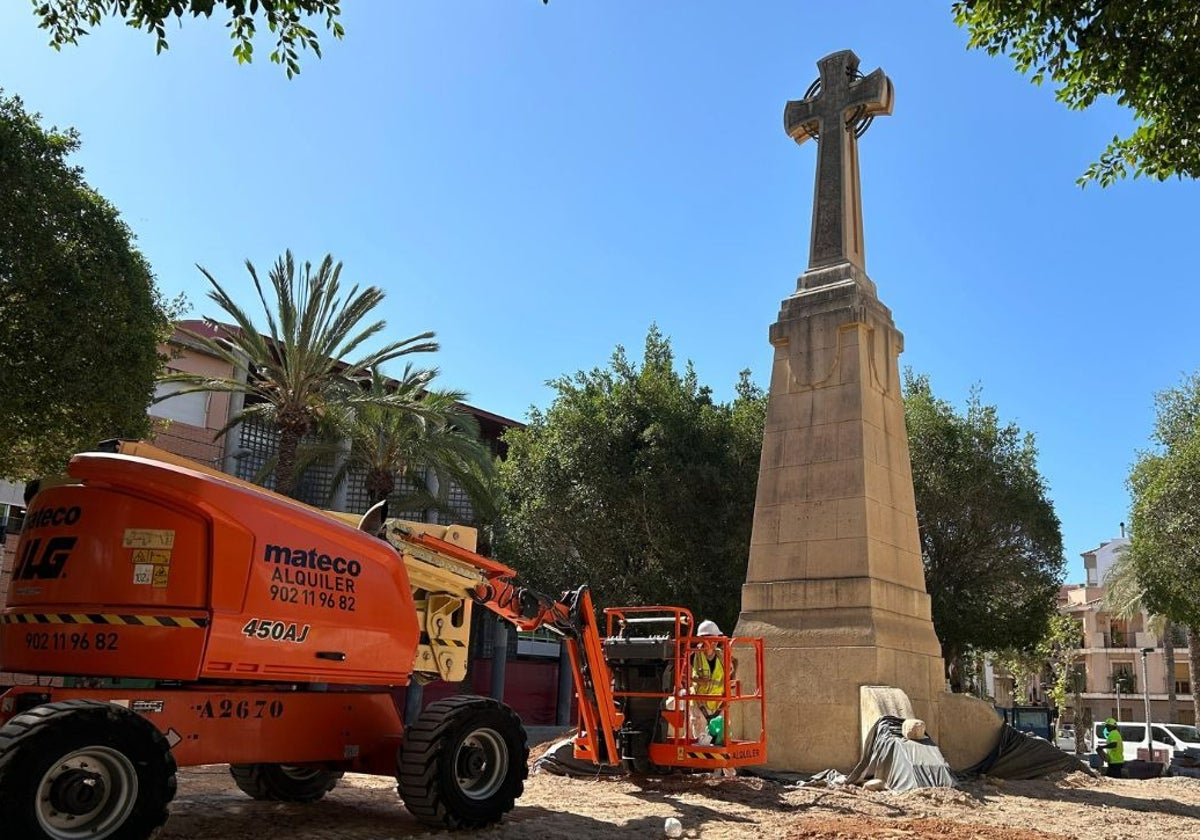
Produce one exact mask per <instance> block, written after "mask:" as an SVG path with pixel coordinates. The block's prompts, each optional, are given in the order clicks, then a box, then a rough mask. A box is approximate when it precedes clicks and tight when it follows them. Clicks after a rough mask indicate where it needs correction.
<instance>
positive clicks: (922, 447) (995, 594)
mask: <svg viewBox="0 0 1200 840" xmlns="http://www.w3.org/2000/svg"><path fill="white" fill-rule="evenodd" d="M904 413H905V420H906V422H907V425H908V437H909V447H910V450H911V456H912V468H913V490H914V492H915V495H916V503H917V521H918V524H919V526H920V532H921V554H922V559H923V560H924V563H925V585H926V589H927V590H928V591H929V596H930V599H931V600H932V607H933V624H934V628H935V629H936V630H937V635H938V639H939V640H940V641H941V643H942V655H943V657H944V658H945V659H946V662H947V667H948V668H949V669H950V673H949V676H950V679H951V682H952V683H954V684H955V688H956V689H958V687H959V685H960V682H959V681H960V679H961V673H960V668H959V667H958V666H959V661H960V659H961V657H962V655H963V653H964V652H965V651H966V650H967V649H968V648H978V649H982V650H990V651H1000V650H1005V649H1013V650H1018V651H1021V650H1023V651H1030V650H1032V649H1033V647H1034V646H1035V645H1036V644H1037V643H1038V642H1039V641H1040V640H1041V639H1042V638H1043V637H1045V635H1046V631H1047V628H1048V625H1049V621H1050V618H1051V616H1052V615H1054V614H1055V594H1056V593H1057V590H1058V586H1059V584H1060V582H1061V580H1062V576H1063V572H1064V569H1065V561H1064V558H1063V546H1062V532H1061V529H1060V526H1059V521H1058V517H1057V515H1055V513H1054V507H1053V505H1052V504H1051V502H1050V500H1049V498H1048V497H1047V495H1046V486H1045V482H1044V481H1043V479H1042V476H1041V474H1040V473H1039V472H1038V468H1037V448H1036V446H1035V445H1034V440H1033V436H1032V435H1030V434H1024V433H1022V432H1021V430H1020V429H1019V428H1018V427H1017V426H1016V424H1014V423H1008V424H1004V425H1002V424H1001V423H1000V419H999V417H998V414H997V411H996V408H995V406H990V405H984V404H983V402H982V401H981V400H980V397H979V393H978V392H973V393H972V394H971V397H970V399H969V401H968V403H967V409H966V412H965V414H959V413H957V412H956V411H955V410H954V408H953V407H952V406H951V405H950V404H949V403H947V402H945V401H944V400H940V399H938V398H937V397H935V396H934V394H933V390H932V388H931V386H930V384H929V379H928V378H927V377H925V376H916V375H914V374H913V373H912V372H911V371H906V373H905V382H904Z"/></svg>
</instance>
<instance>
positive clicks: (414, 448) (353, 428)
mask: <svg viewBox="0 0 1200 840" xmlns="http://www.w3.org/2000/svg"><path fill="white" fill-rule="evenodd" d="M436 373H437V372H436V371H431V370H416V371H414V370H413V369H412V368H411V367H408V368H405V371H404V375H403V376H402V377H401V378H400V379H399V381H396V382H393V381H390V380H389V379H387V378H386V377H385V376H383V375H382V374H381V373H380V372H379V370H378V369H375V370H372V372H371V378H370V381H369V383H368V387H367V388H366V390H364V391H363V393H362V394H361V395H359V396H357V397H353V398H351V399H350V400H349V401H348V403H347V407H348V408H349V409H350V418H349V419H350V423H349V427H348V429H347V430H346V437H348V438H349V440H350V453H349V456H348V457H347V458H346V460H345V462H344V465H343V467H342V470H341V471H340V472H341V473H346V472H349V471H351V470H355V469H358V470H362V471H363V472H364V473H365V477H364V482H365V484H366V489H367V495H368V496H369V498H370V502H371V504H374V503H376V502H379V501H382V500H384V499H387V498H388V497H389V496H391V495H392V493H393V492H395V490H396V487H397V486H398V485H401V484H403V483H405V482H408V483H411V484H412V485H414V486H415V487H416V489H417V494H416V496H415V498H413V499H410V500H409V504H410V505H411V504H414V503H415V505H416V506H418V507H420V506H426V505H427V506H437V505H438V504H440V503H444V501H445V497H446V492H447V491H448V490H449V486H450V483H451V482H453V483H455V484H457V485H458V486H459V487H461V488H462V490H463V491H464V492H465V493H466V494H467V496H468V498H470V499H471V502H472V504H473V505H474V506H475V509H476V514H477V516H476V518H477V519H480V518H483V519H487V518H488V517H489V514H490V511H491V510H492V509H493V508H494V504H493V494H492V492H491V490H490V489H489V488H490V486H491V482H490V477H491V475H492V467H493V458H492V453H491V451H490V450H489V449H488V447H487V445H486V444H484V443H483V442H482V440H481V439H480V436H479V424H478V422H477V421H476V420H475V418H474V417H473V416H472V415H471V414H470V413H468V412H467V411H465V410H464V409H463V406H462V400H463V399H464V398H465V396H466V395H465V394H464V393H462V392H461V391H449V390H437V389H432V388H430V387H429V386H430V383H431V382H432V380H433V378H434V376H436ZM425 470H429V471H430V472H431V473H432V475H433V476H436V478H437V482H436V484H437V487H436V488H434V487H431V486H430V483H429V482H427V481H426V480H425V476H424V474H423V473H424V471H425ZM340 477H341V476H340V475H339V478H340ZM334 484H335V485H336V484H337V480H336V479H335V481H334Z"/></svg>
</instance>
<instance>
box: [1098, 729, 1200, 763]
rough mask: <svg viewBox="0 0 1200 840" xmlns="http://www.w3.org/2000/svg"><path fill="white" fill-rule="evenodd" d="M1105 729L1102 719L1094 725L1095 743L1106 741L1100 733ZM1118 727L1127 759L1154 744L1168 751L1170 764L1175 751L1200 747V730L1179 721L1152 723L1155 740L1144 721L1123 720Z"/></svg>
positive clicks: (1132, 757) (1134, 756)
mask: <svg viewBox="0 0 1200 840" xmlns="http://www.w3.org/2000/svg"><path fill="white" fill-rule="evenodd" d="M1103 729H1104V723H1103V722H1102V721H1101V722H1098V723H1096V724H1094V725H1093V727H1092V743H1093V744H1103V743H1104V736H1102V735H1101V734H1100V732H1101V730H1103ZM1117 729H1118V730H1120V732H1121V738H1122V739H1124V741H1125V760H1126V761H1132V760H1134V759H1136V758H1137V757H1138V753H1137V751H1138V750H1139V749H1142V750H1144V749H1148V748H1149V747H1151V746H1153V748H1154V749H1156V750H1165V751H1166V752H1167V760H1166V764H1170V763H1171V759H1172V758H1173V757H1174V755H1175V753H1180V752H1183V751H1184V750H1186V749H1188V748H1189V747H1191V748H1196V747H1200V732H1197V730H1196V727H1194V726H1187V725H1184V724H1178V723H1152V724H1151V725H1150V735H1151V736H1152V738H1153V742H1151V741H1150V740H1148V739H1147V737H1146V724H1144V723H1124V722H1122V723H1118V724H1117ZM1192 739H1197V740H1192ZM1147 757H1148V756H1147Z"/></svg>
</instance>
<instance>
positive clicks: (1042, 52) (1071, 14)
mask: <svg viewBox="0 0 1200 840" xmlns="http://www.w3.org/2000/svg"><path fill="white" fill-rule="evenodd" d="M953 12H954V19H955V21H956V22H957V23H958V25H959V26H964V27H966V28H967V31H968V32H969V33H970V41H969V45H970V46H971V47H973V48H977V49H983V50H986V51H987V52H988V54H990V55H1001V54H1003V55H1007V56H1008V57H1009V58H1011V59H1012V60H1013V62H1014V63H1015V64H1016V66H1017V69H1018V70H1019V71H1020V72H1022V73H1029V74H1032V78H1033V81H1034V82H1035V83H1036V84H1041V83H1042V82H1043V81H1044V80H1046V79H1050V80H1051V81H1052V82H1053V83H1054V84H1056V85H1057V86H1058V89H1057V90H1056V91H1055V96H1056V98H1057V99H1058V100H1059V101H1060V102H1062V103H1064V104H1065V105H1066V106H1067V107H1068V108H1073V109H1075V110H1082V109H1085V108H1087V107H1089V106H1091V105H1092V103H1094V102H1095V101H1096V100H1097V99H1100V98H1102V97H1115V98H1116V101H1117V103H1118V104H1119V105H1122V106H1124V107H1125V108H1128V109H1130V110H1131V111H1132V112H1133V116H1134V118H1135V120H1136V121H1137V127H1136V128H1135V129H1134V130H1133V132H1132V133H1131V134H1130V135H1129V136H1128V137H1119V136H1116V137H1113V139H1112V142H1111V143H1109V144H1108V147H1107V148H1106V149H1105V150H1104V152H1103V153H1102V154H1101V155H1100V159H1099V160H1098V161H1096V162H1095V163H1093V164H1091V165H1090V166H1089V167H1088V169H1087V171H1086V172H1085V173H1084V174H1083V176H1081V177H1080V179H1079V183H1080V184H1081V185H1082V184H1087V183H1088V182H1090V181H1099V182H1100V184H1101V186H1108V185H1110V184H1112V183H1113V182H1115V181H1116V180H1117V179H1119V178H1124V177H1125V176H1126V175H1127V174H1128V173H1129V172H1130V171H1132V173H1133V175H1134V177H1137V176H1140V175H1147V176H1149V177H1152V178H1157V179H1158V180H1160V181H1162V180H1165V179H1166V178H1168V177H1170V176H1172V175H1174V176H1177V177H1188V178H1195V177H1196V176H1197V175H1198V174H1200V124H1198V123H1197V121H1196V119H1195V114H1197V113H1200V75H1198V72H1200V71H1197V57H1200V13H1198V11H1197V5H1196V3H1195V2H1193V0H1178V1H1177V2H1147V0H958V2H955V3H954V6H953Z"/></svg>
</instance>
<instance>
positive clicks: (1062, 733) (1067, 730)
mask: <svg viewBox="0 0 1200 840" xmlns="http://www.w3.org/2000/svg"><path fill="white" fill-rule="evenodd" d="M1054 744H1055V746H1057V747H1058V748H1059V749H1060V750H1065V751H1066V752H1069V753H1074V752H1075V727H1074V726H1073V725H1072V724H1069V723H1065V724H1063V725H1062V726H1060V727H1058V729H1056V730H1055V732H1054ZM1085 746H1086V745H1085ZM1088 748H1089V749H1090V747H1088Z"/></svg>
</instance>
